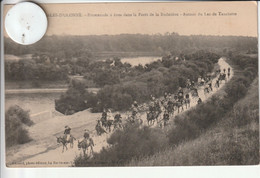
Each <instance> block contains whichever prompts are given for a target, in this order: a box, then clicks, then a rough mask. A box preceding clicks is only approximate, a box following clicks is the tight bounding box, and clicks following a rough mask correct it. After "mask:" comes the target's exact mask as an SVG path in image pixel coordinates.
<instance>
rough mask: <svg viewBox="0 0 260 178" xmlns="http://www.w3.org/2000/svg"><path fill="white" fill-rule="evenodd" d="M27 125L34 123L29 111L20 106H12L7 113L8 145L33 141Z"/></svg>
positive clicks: (6, 130)
mask: <svg viewBox="0 0 260 178" xmlns="http://www.w3.org/2000/svg"><path fill="white" fill-rule="evenodd" d="M25 125H26V126H31V125H33V122H32V121H31V119H30V116H29V111H24V110H23V109H22V108H20V107H19V106H11V107H10V108H9V109H8V110H7V111H6V113H5V132H6V146H7V147H9V146H12V145H15V144H24V143H27V142H29V141H31V138H30V137H29V135H28V131H27V130H26V129H25Z"/></svg>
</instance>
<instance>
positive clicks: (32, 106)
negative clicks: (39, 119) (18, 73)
mask: <svg viewBox="0 0 260 178" xmlns="http://www.w3.org/2000/svg"><path fill="white" fill-rule="evenodd" d="M60 95H61V93H31V94H29V93H28V94H27V93H26V94H6V95H5V110H7V109H8V108H9V107H10V106H13V105H18V106H20V107H21V108H22V109H24V110H29V111H30V114H31V115H33V114H37V113H40V112H44V111H53V110H54V108H55V99H58V98H59V97H60Z"/></svg>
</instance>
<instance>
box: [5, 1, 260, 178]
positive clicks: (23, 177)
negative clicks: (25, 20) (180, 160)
mask: <svg viewBox="0 0 260 178" xmlns="http://www.w3.org/2000/svg"><path fill="white" fill-rule="evenodd" d="M23 1H25V0H4V1H3V2H1V12H3V5H4V4H14V3H18V2H23ZM32 2H35V3H38V4H40V3H97V2H162V1H138V0H133V1H116V0H111V1H101V0H96V1H86V0H76V1H72V0H34V1H32ZM164 2H167V1H164ZM259 10H260V8H259V6H258V11H259ZM259 22H260V21H259V14H258V34H259ZM3 28H4V27H3V17H2V13H1V63H0V67H1V70H0V72H1V79H0V81H1V88H0V92H1V105H0V106H1V112H0V113H1V125H0V126H1V128H0V129H1V177H2V178H17V177H19V178H51V177H61V178H74V177H75V178H79V177H97V178H101V177H105V178H110V177H111V178H117V177H124V178H128V177H129V178H135V177H149V178H161V177H167V178H169V177H181V178H183V177H188V178H222V177H224V178H259V177H260V165H257V166H185V167H184V166H182V167H120V168H104V167H102V168H7V167H6V166H5V154H4V153H5V145H4V144H5V138H4V112H3V111H4V57H3V56H4V54H3V49H4V47H3ZM259 50H260V47H259V45H258V51H259ZM258 65H259V68H260V63H258ZM259 92H260V91H259Z"/></svg>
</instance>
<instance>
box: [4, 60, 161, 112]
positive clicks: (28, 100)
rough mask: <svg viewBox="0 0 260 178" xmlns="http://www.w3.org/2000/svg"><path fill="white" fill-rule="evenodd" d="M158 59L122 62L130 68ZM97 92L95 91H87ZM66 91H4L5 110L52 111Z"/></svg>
mask: <svg viewBox="0 0 260 178" xmlns="http://www.w3.org/2000/svg"><path fill="white" fill-rule="evenodd" d="M158 59H160V57H136V58H123V59H122V62H123V63H124V62H128V63H130V64H131V65H132V66H136V65H138V64H141V65H145V64H147V63H151V62H153V61H156V60H158ZM89 90H90V91H92V92H97V90H96V89H89ZM65 91H66V89H64V88H63V89H18V90H16V89H15V90H11V89H10V90H6V95H5V110H7V109H8V108H9V107H10V106H12V105H18V106H20V107H21V108H23V109H25V110H29V111H30V114H31V115H35V114H37V113H42V112H45V111H49V112H51V111H53V110H54V108H55V99H58V98H59V97H60V95H61V94H62V93H64V92H65Z"/></svg>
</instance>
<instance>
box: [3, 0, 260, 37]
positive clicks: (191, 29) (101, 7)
mask: <svg viewBox="0 0 260 178" xmlns="http://www.w3.org/2000/svg"><path fill="white" fill-rule="evenodd" d="M40 6H41V7H42V8H43V9H44V11H45V12H46V14H47V16H48V29H47V32H46V35H103V34H107V35H116V34H126V33H130V34H136V33H140V34H157V33H160V34H164V33H166V32H170V33H171V32H176V33H178V34H180V35H233V36H253V37H256V36H257V5H256V3H255V2H174V3H169V2H168V3H161V2H160V3H86V4H41V5H40ZM10 7H11V6H9V5H6V6H5V8H4V11H5V12H4V13H6V12H7V10H8V9H9V8H10ZM220 12H221V13H220ZM28 13H29V12H28ZM161 13H170V14H174V15H172V16H162V14H161ZM184 13H185V14H192V16H186V15H184ZM223 13H224V14H226V15H223ZM227 13H229V15H227ZM93 14H101V15H104V14H105V15H108V16H105V17H96V16H93ZM115 14H117V15H118V14H121V15H122V16H115ZM124 14H128V15H129V14H130V15H132V16H130V17H129V16H124ZM134 14H136V16H133V15H134ZM152 14H153V15H154V16H151V15H152ZM156 14H159V16H156ZM194 14H195V16H194ZM199 14H200V15H199ZM220 14H222V15H220ZM79 15H80V16H79ZM68 16H73V17H68ZM6 35H7V34H6V33H5V36H6Z"/></svg>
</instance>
